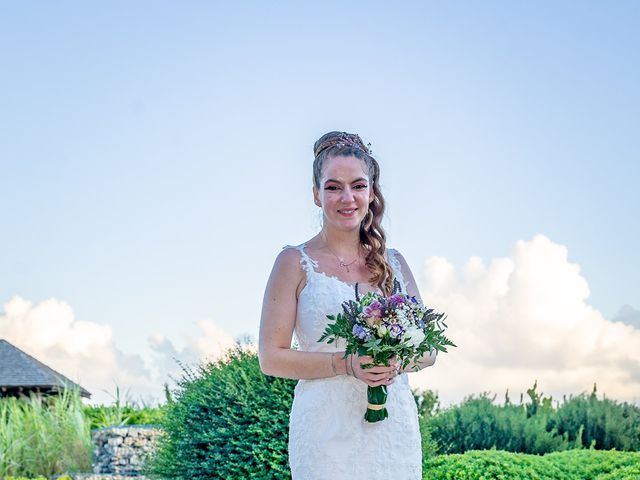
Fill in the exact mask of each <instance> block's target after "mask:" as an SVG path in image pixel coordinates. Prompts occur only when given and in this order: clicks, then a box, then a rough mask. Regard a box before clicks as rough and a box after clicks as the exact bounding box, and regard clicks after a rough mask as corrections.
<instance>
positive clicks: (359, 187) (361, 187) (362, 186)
mask: <svg viewBox="0 0 640 480" xmlns="http://www.w3.org/2000/svg"><path fill="white" fill-rule="evenodd" d="M356 188H357V189H358V190H362V189H363V188H367V186H366V185H356Z"/></svg>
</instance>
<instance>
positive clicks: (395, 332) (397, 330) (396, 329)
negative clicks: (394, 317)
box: [389, 323, 404, 338]
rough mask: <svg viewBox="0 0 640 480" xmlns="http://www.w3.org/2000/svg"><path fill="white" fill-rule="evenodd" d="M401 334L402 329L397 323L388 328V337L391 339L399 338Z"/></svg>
mask: <svg viewBox="0 0 640 480" xmlns="http://www.w3.org/2000/svg"><path fill="white" fill-rule="evenodd" d="M403 333H404V328H402V327H401V326H400V325H398V324H397V323H395V324H393V325H391V326H390V327H389V335H391V336H392V337H393V338H398V337H401V336H402V334H403Z"/></svg>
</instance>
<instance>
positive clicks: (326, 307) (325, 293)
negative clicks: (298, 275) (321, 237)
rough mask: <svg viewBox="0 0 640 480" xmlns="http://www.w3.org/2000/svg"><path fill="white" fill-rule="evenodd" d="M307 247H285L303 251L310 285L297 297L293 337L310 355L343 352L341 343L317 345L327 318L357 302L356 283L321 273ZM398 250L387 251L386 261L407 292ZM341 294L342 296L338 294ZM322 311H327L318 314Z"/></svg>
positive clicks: (302, 254) (307, 283) (304, 264)
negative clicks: (350, 300)
mask: <svg viewBox="0 0 640 480" xmlns="http://www.w3.org/2000/svg"><path fill="white" fill-rule="evenodd" d="M305 246H306V245H305V244H302V245H297V246H291V245H287V246H286V247H284V248H295V249H296V250H298V251H299V252H300V264H301V265H302V269H303V270H304V271H305V272H306V275H307V282H306V285H305V286H304V288H303V289H302V291H301V292H300V296H299V298H298V310H297V314H296V326H295V330H294V338H295V341H296V343H297V344H298V346H299V348H300V350H304V351H308V352H333V351H337V350H344V343H342V342H341V341H338V342H335V343H331V344H328V343H326V342H322V343H320V342H318V339H319V338H320V336H321V335H322V333H323V332H324V329H325V327H326V326H327V322H328V321H329V320H327V317H326V315H331V314H333V315H335V314H337V313H339V312H341V311H342V302H344V301H346V300H349V299H354V300H355V284H352V283H347V282H344V281H342V280H340V279H339V278H338V277H335V276H333V275H328V274H326V273H324V272H320V271H318V270H317V269H318V262H317V261H316V260H314V259H312V258H311V257H310V256H309V255H308V254H307V252H306V250H305ZM396 254H397V251H396V250H395V249H389V248H388V249H387V255H386V256H387V261H388V262H389V265H390V266H391V268H392V269H393V273H394V275H395V277H396V279H397V280H398V282H399V283H400V286H401V288H402V291H403V292H404V293H406V291H407V284H406V282H405V280H404V277H403V275H402V269H401V267H400V262H399V261H398V258H397V257H396ZM337 292H339V294H336V293H337ZM319 312H326V313H325V314H324V315H321V314H320V315H319V314H318V313H319Z"/></svg>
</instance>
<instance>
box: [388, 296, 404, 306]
mask: <svg viewBox="0 0 640 480" xmlns="http://www.w3.org/2000/svg"><path fill="white" fill-rule="evenodd" d="M388 302H389V303H390V304H391V305H401V304H403V303H404V302H405V300H404V297H403V296H402V295H400V294H396V295H391V296H390V297H389V300H388Z"/></svg>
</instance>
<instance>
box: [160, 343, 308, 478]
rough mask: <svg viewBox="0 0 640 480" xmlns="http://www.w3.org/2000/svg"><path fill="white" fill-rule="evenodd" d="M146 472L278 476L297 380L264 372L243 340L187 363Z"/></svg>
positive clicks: (284, 461) (284, 467) (285, 470)
mask: <svg viewBox="0 0 640 480" xmlns="http://www.w3.org/2000/svg"><path fill="white" fill-rule="evenodd" d="M184 371H185V374H184V376H183V378H182V379H181V380H180V381H179V382H178V389H177V391H176V392H175V393H174V396H175V400H173V401H171V402H169V404H168V406H167V411H166V415H165V417H164V419H163V420H162V422H161V426H162V428H163V429H164V431H165V435H163V436H162V437H161V439H160V441H159V443H158V448H157V449H156V453H155V456H154V457H153V459H152V461H151V462H150V465H149V469H148V472H147V473H148V474H149V475H151V476H155V477H159V478H173V479H177V480H179V479H185V480H186V479H189V480H191V479H194V480H197V479H210V478H225V479H249V478H253V479H257V478H260V479H281V478H288V477H289V464H288V457H287V441H288V425H289V412H290V410H291V403H292V401H293V388H294V386H295V384H296V382H295V381H293V380H286V379H281V378H274V377H269V376H266V375H264V374H263V373H262V371H261V370H260V367H259V364H258V357H257V355H256V354H255V353H251V352H248V351H246V350H243V348H242V347H240V346H238V347H236V348H235V349H234V350H232V351H231V352H229V353H228V354H227V357H226V358H224V359H222V360H219V361H217V362H213V363H208V364H206V365H201V366H199V367H198V368H197V370H196V372H192V371H190V370H188V369H184Z"/></svg>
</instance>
